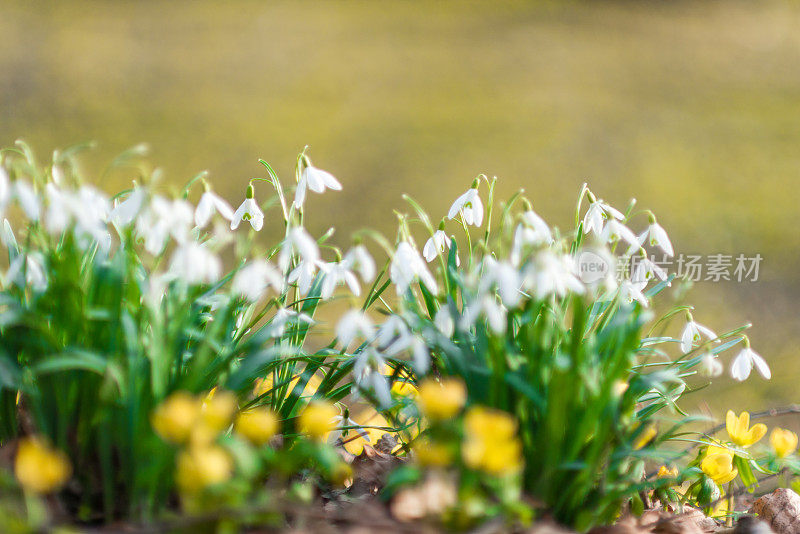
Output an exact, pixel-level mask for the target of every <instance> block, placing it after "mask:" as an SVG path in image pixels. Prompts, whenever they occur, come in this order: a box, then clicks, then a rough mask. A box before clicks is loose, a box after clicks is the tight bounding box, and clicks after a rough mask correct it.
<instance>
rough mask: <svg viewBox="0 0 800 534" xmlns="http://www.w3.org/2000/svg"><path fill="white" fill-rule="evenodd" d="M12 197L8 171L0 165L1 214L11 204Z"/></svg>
mask: <svg viewBox="0 0 800 534" xmlns="http://www.w3.org/2000/svg"><path fill="white" fill-rule="evenodd" d="M11 197H12V192H11V180H10V179H9V177H8V171H6V169H5V167H3V166H2V165H0V212H3V211H5V209H6V207H7V206H8V204H9V202H11Z"/></svg>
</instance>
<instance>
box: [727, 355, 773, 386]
mask: <svg viewBox="0 0 800 534" xmlns="http://www.w3.org/2000/svg"><path fill="white" fill-rule="evenodd" d="M753 367H755V368H756V369H757V370H758V372H759V373H761V376H763V377H764V378H766V379H767V380H769V379H770V378H772V371H770V369H769V365H767V361H766V360H765V359H764V358H762V357H761V355H760V354H759V353H757V352H756V351H754V350H753V349H751V348H750V347H745V348H743V349H742V350H741V352H739V354H737V355H736V358H734V359H733V364H731V376H732V377H733V378H735V379H736V380H738V381H740V382H741V381H743V380H746V379H747V377H748V376H750V371H752V370H753Z"/></svg>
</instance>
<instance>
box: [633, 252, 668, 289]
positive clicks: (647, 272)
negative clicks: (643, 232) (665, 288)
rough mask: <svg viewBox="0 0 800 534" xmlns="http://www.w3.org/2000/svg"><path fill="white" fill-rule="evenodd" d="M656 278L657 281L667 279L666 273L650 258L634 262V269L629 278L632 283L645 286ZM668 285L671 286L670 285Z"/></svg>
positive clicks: (642, 258)
mask: <svg viewBox="0 0 800 534" xmlns="http://www.w3.org/2000/svg"><path fill="white" fill-rule="evenodd" d="M656 278H658V279H659V280H666V279H667V278H668V276H667V271H665V270H664V269H663V268H662V267H661V266H659V265H657V264H656V263H654V262H653V261H652V260H650V258H648V257H646V256H644V257H641V258H639V260H638V261H637V262H636V268H635V269H634V271H633V275H632V276H631V281H632V282H637V283H642V282H643V283H644V284H645V285H647V284H648V283H650V281H651V280H654V279H656ZM668 285H672V284H671V283H670V284H668Z"/></svg>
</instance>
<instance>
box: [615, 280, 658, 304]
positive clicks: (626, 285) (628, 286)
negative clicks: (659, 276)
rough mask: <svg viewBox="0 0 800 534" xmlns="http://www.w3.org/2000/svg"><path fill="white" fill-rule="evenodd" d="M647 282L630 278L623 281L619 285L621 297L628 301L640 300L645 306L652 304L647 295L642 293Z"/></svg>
mask: <svg viewBox="0 0 800 534" xmlns="http://www.w3.org/2000/svg"><path fill="white" fill-rule="evenodd" d="M645 285H646V284H642V283H641V282H631V281H630V280H623V281H622V283H621V284H620V285H619V294H620V297H621V298H622V299H623V300H625V301H626V302H628V303H631V302H633V301H636V302H638V303H639V304H641V305H642V306H643V307H645V308H646V307H648V306H649V305H650V303H649V301H648V300H647V297H646V296H645V295H644V293H642V290H644V288H645Z"/></svg>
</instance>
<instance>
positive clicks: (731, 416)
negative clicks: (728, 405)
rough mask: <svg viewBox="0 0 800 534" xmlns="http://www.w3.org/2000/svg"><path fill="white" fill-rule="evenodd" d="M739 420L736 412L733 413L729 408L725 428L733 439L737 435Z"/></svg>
mask: <svg viewBox="0 0 800 534" xmlns="http://www.w3.org/2000/svg"><path fill="white" fill-rule="evenodd" d="M737 423H738V420H737V419H736V414H735V413H733V410H728V413H727V414H726V415H725V430H727V431H728V435H729V436H730V437H731V439H734V436H735V435H736V424H737Z"/></svg>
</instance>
